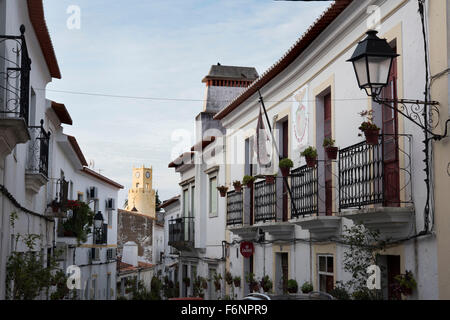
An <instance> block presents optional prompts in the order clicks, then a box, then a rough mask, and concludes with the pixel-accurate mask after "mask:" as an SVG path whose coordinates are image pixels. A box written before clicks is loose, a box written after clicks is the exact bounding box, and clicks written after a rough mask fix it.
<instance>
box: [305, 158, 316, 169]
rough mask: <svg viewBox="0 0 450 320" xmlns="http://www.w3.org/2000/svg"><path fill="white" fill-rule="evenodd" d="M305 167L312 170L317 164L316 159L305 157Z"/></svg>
mask: <svg viewBox="0 0 450 320" xmlns="http://www.w3.org/2000/svg"><path fill="white" fill-rule="evenodd" d="M305 159H306V165H307V166H308V167H310V168H314V167H315V166H316V164H317V158H311V157H305Z"/></svg>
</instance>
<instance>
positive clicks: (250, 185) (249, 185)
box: [247, 181, 253, 189]
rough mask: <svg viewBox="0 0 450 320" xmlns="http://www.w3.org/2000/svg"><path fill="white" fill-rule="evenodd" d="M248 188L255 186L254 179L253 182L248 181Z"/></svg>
mask: <svg viewBox="0 0 450 320" xmlns="http://www.w3.org/2000/svg"><path fill="white" fill-rule="evenodd" d="M247 188H249V189H251V188H253V181H252V182H249V183H247Z"/></svg>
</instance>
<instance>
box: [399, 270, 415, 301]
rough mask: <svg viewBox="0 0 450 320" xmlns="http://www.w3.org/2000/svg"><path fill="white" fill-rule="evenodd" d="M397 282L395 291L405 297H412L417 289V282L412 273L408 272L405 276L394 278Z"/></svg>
mask: <svg viewBox="0 0 450 320" xmlns="http://www.w3.org/2000/svg"><path fill="white" fill-rule="evenodd" d="M394 280H395V281H396V282H397V283H396V285H395V286H394V290H395V291H397V292H399V293H401V294H403V295H405V296H408V295H411V294H412V291H413V290H414V289H416V288H417V282H416V280H415V279H414V276H413V274H412V272H411V271H408V270H406V272H405V274H400V275H398V276H395V277H394Z"/></svg>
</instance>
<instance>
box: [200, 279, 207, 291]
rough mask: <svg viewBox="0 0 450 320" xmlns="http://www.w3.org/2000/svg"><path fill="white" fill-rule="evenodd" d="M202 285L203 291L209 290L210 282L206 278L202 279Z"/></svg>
mask: <svg viewBox="0 0 450 320" xmlns="http://www.w3.org/2000/svg"><path fill="white" fill-rule="evenodd" d="M201 285H202V288H203V289H205V290H206V289H208V281H206V279H205V278H203V277H201Z"/></svg>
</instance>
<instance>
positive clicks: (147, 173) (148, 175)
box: [145, 171, 150, 179]
mask: <svg viewBox="0 0 450 320" xmlns="http://www.w3.org/2000/svg"><path fill="white" fill-rule="evenodd" d="M145 176H146V177H147V179H150V172H148V171H147V172H146V173H145Z"/></svg>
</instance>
